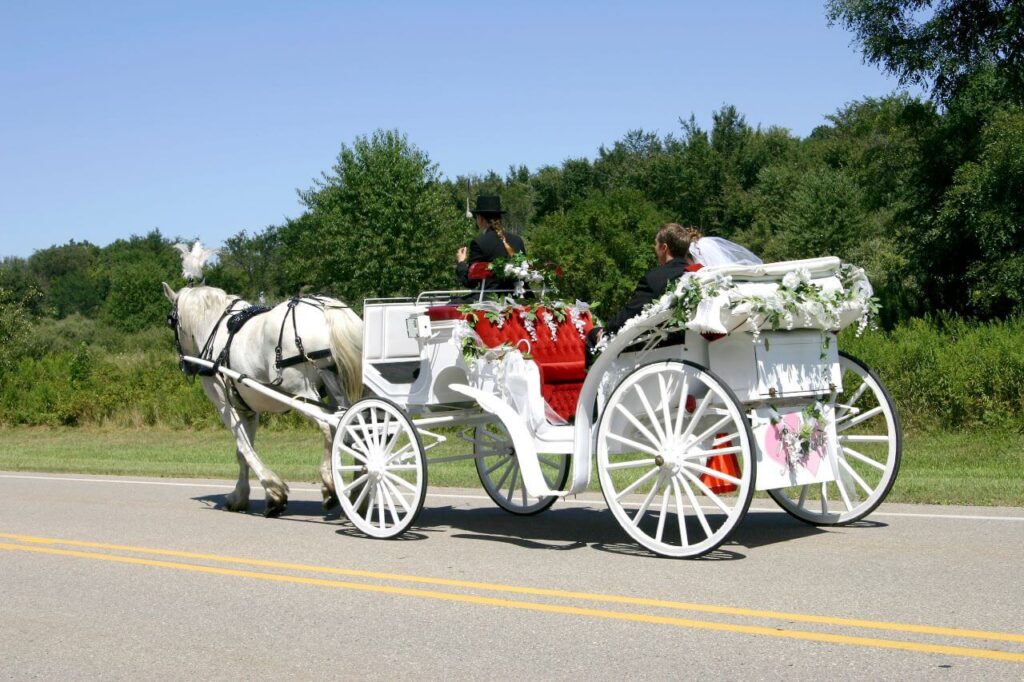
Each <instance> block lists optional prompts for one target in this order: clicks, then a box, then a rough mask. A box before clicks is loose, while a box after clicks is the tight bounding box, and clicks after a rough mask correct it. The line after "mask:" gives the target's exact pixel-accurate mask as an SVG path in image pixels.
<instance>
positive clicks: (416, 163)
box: [284, 130, 472, 305]
mask: <svg viewBox="0 0 1024 682" xmlns="http://www.w3.org/2000/svg"><path fill="white" fill-rule="evenodd" d="M300 197H301V198H302V200H303V202H304V203H305V204H306V206H307V207H308V209H309V216H308V218H307V219H305V220H304V223H305V226H306V227H308V229H309V230H310V231H311V234H310V235H309V238H306V237H305V236H301V237H299V236H297V235H294V234H292V235H289V236H288V237H287V238H286V239H285V240H284V241H285V243H288V244H291V245H292V246H293V247H297V249H296V250H294V251H292V253H291V254H289V255H288V256H287V257H288V258H289V259H290V260H291V261H292V264H293V268H292V272H293V273H294V272H295V270H294V264H295V263H296V260H301V261H305V267H306V271H307V272H308V273H309V274H308V281H307V282H306V283H307V284H311V285H314V286H317V287H328V288H329V289H331V290H333V291H334V292H336V293H338V294H340V295H342V296H343V297H344V298H345V299H346V300H348V301H349V302H353V303H355V304H357V305H358V304H360V303H361V302H362V299H363V298H364V297H368V296H370V297H372V296H398V295H415V294H417V293H418V292H419V291H422V290H425V289H437V288H450V287H453V286H454V285H455V284H456V282H455V268H454V264H455V250H456V249H457V248H458V246H459V245H461V244H464V243H466V242H468V241H469V238H470V237H471V236H472V227H471V225H470V223H469V221H468V220H466V219H465V218H463V217H462V216H460V212H459V211H458V210H457V209H456V208H455V207H454V206H453V205H452V203H451V200H450V198H449V195H448V193H447V192H446V190H445V187H444V185H443V184H442V183H441V181H440V178H439V175H438V171H437V166H436V165H435V164H434V163H432V162H431V161H430V158H429V157H428V156H427V154H426V153H425V152H423V151H421V150H420V149H419V148H417V147H416V146H415V145H413V144H411V143H410V142H409V141H408V139H407V138H406V136H405V135H402V134H401V133H399V132H398V131H394V130H388V131H384V130H378V131H377V132H375V133H374V134H373V135H372V136H370V137H357V138H356V140H355V142H354V143H353V144H352V146H348V145H342V147H341V152H340V153H339V154H338V159H337V163H335V165H334V167H333V168H332V172H331V173H330V174H326V173H325V174H324V176H323V178H322V179H321V180H319V181H317V182H316V183H315V184H314V186H313V187H312V188H310V189H309V190H307V191H304V192H300Z"/></svg>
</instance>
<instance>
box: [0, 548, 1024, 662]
mask: <svg viewBox="0 0 1024 682" xmlns="http://www.w3.org/2000/svg"><path fill="white" fill-rule="evenodd" d="M0 538H3V539H5V540H12V541H14V542H0V550H4V551H10V552H27V553H36V554H49V555H54V556H65V557H74V558H78V559H91V560H94V561H109V562H115V563H121V564H132V565H138V566H153V567H158V568H167V569H174V570H180V571H190V572H193V573H205V574H212V575H227V576H235V577H241V578H250V579H255V580H265V581H271V582H279V583H291V584H300V585H313V586H317V587H330V588H336V589H345V590H357V591H361V592H374V593H379V594H390V595H400V596H406V597H418V598H423V599H436V600H440V601H449V602H461V603H466V604H477V605H483V606H495V607H501V608H509V609H519V610H525V611H538V612H544V613H556V614H565V615H575V616H584V617H590V618H601V619H606V620H618V621H629V622H635V623H648V624H654V625H669V626H675V627H682V628H695V629H700V630H713V631H718V632H733V633H743V634H749V635H762V636H766V637H775V638H781V639H791V640H803V641H811V642H823V643H828V644H846V645H853V646H863V647H871V648H876V649H896V650H902V651H914V652H919V653H934V654H944V655H950V656H966V657H969V658H982V659H989V660H997V661H1011V662H1016V663H1024V653H1017V652H1013V651H1001V650H997V649H984V648H974V647H966V646H955V645H947V644H930V643H926V642H914V641H906V640H899V639H882V638H878V637H863V636H855V635H842V634H833V633H829V632H815V631H809V630H790V629H782V628H776V627H767V626H762V625H741V624H735V623H726V622H718V621H713V620H694V619H690V618H680V617H677V616H659V615H652V614H648V613H636V612H631V611H612V610H606V609H599V608H588V607H582V606H571V605H564V604H552V603H544V602H536V601H524V600H517V599H508V598H501V597H487V596H480V595H476V594H465V593H459V592H447V591H440V590H432V589H422V588H418V587H402V586H399V585H380V584H373V583H365V582H351V581H345V580H336V579H330V578H311V577H305V576H297V575H289V574H282V573H267V572H264V571H254V570H246V569H240V568H227V567H223V566H217V565H214V566H208V565H203V564H194V563H183V562H180V561H167V560H163V559H149V558H144V556H157V557H169V558H175V559H192V560H197V561H205V562H209V563H213V564H231V565H234V566H246V567H253V568H271V569H277V570H285V571H301V572H304V573H314V574H321V575H338V576H346V577H351V578H363V579H370V580H378V581H386V582H391V583H411V584H420V585H430V586H434V587H447V588H460V589H468V590H476V591H482V592H497V593H505V594H516V595H526V596H533V597H546V598H556V599H565V600H571V601H575V602H584V603H595V604H618V605H626V606H641V607H647V608H657V609H666V610H673V611H689V612H697V613H709V614H717V615H726V616H738V617H745V618H754V619H766V620H777V621H788V622H799V623H813V624H817V625H826V626H834V627H846V628H858V629H866V630H884V631H891V632H900V633H904V634H919V635H932V636H939V637H951V638H963V639H983V640H988V641H993V642H1007V643H1024V634H1016V633H1007V632H989V631H985V630H968V629H962V628H947V627H937V626H932V625H916V624H911V623H893V622H886V621H873V620H863V619H857V618H842V617H835V616H819V615H813V614H803V613H789V612H784V611H767V610H761V609H745V608H737V607H731V606H718V605H714V604H697V603H689V602H679V601H669V600H663V599H648V598H644V597H628V596H624V595H607V594H595V593H590V592H574V591H569V590H553V589H546V588H539V587H526V586H518V585H502V584H498V583H484V582H475V581H469V580H453V579H449V578H433V577H427V576H417V575H404V574H398V573H380V572H375V571H362V570H357V569H348V568H335V567H331V566H314V565H309V564H295V563H287V562H280V561H267V560H262V559H247V558H241V557H230V556H220V555H215V554H201V553H197V552H183V551H177V550H169V549H158V548H152V547H135V546H131V545H116V544H109V543H102V542H86V541H81V540H63V539H57V538H43V537H36V536H32V535H19V534H15V533H0ZM15 543H17V544H15ZM66 548H79V549H66ZM85 549H91V550H106V551H107V552H110V551H113V552H124V553H127V554H134V555H143V556H125V555H123V554H108V553H105V552H95V551H83V550H85Z"/></svg>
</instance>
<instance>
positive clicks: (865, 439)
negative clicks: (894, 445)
mask: <svg viewBox="0 0 1024 682" xmlns="http://www.w3.org/2000/svg"><path fill="white" fill-rule="evenodd" d="M839 442H840V443H888V442H889V436H864V435H860V434H857V435H853V434H851V435H849V436H839Z"/></svg>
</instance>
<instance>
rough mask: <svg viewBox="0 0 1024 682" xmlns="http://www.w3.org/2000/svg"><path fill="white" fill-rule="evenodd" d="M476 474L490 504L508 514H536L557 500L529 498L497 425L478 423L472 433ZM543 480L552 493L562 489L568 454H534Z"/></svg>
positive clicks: (502, 429) (501, 428)
mask: <svg viewBox="0 0 1024 682" xmlns="http://www.w3.org/2000/svg"><path fill="white" fill-rule="evenodd" d="M473 454H474V455H476V459H475V460H474V461H475V462H476V473H477V474H478V475H479V476H480V482H481V483H482V484H483V486H484V490H485V491H487V495H488V496H489V497H490V498H491V499H492V500H494V503H495V504H496V505H498V506H499V507H501V508H502V509H504V510H505V511H507V512H510V513H512V514H518V515H520V516H529V515H530V514H538V513H540V512H542V511H544V510H545V509H547V508H548V507H550V506H551V505H553V504H554V503H555V500H557V499H558V498H557V497H555V496H554V495H552V496H550V497H533V496H532V495H529V494H528V493H527V492H526V486H525V485H524V483H523V476H522V472H520V470H519V461H518V460H517V459H516V450H515V446H514V445H513V444H512V438H511V437H510V436H509V435H508V431H507V430H505V427H504V426H503V425H502V424H501V423H500V422H493V423H489V424H481V425H480V426H478V427H476V431H475V432H474V434H473ZM538 459H539V460H540V470H541V473H542V474H544V480H545V481H547V484H548V487H549V488H551V489H552V490H559V489H562V488H564V487H565V482H566V481H567V480H568V479H569V455H547V454H544V455H538Z"/></svg>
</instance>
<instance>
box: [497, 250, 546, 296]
mask: <svg viewBox="0 0 1024 682" xmlns="http://www.w3.org/2000/svg"><path fill="white" fill-rule="evenodd" d="M489 269H490V271H491V272H493V273H496V274H499V277H501V278H502V279H511V280H515V282H516V283H515V286H514V287H513V291H512V296H513V297H514V298H523V297H524V296H525V295H526V287H527V285H530V284H539V285H540V286H541V288H542V289H544V290H545V291H547V292H548V293H550V294H552V295H557V288H556V287H555V285H554V277H553V275H555V274H558V273H557V269H556V270H554V271H553V270H552V269H551V268H548V267H545V266H540V265H537V264H536V263H535V262H534V261H531V260H529V259H527V257H526V255H525V254H522V253H517V254H515V255H513V256H510V257H509V258H495V259H494V260H493V261H491V263H490V266H489Z"/></svg>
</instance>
